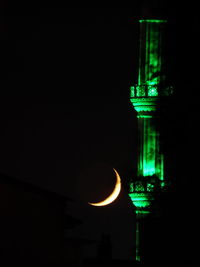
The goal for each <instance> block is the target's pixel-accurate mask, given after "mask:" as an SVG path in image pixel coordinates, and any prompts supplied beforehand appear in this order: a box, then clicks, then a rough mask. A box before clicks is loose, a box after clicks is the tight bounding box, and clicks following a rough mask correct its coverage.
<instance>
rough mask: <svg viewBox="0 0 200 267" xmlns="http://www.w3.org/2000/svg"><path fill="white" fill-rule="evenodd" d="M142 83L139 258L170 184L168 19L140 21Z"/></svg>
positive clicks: (138, 102) (136, 98) (135, 100)
mask: <svg viewBox="0 0 200 267" xmlns="http://www.w3.org/2000/svg"><path fill="white" fill-rule="evenodd" d="M139 23H140V52H139V75H138V84H137V85H135V86H132V87H131V98H130V99H131V103H132V104H133V107H134V109H135V111H136V112H137V118H138V138H139V140H138V158H137V159H138V163H137V177H135V179H134V178H133V179H132V180H131V183H130V191H129V196H130V198H131V200H132V202H133V205H134V206H135V208H136V220H137V223H136V251H135V255H136V260H137V261H140V260H141V257H140V241H141V240H140V220H141V219H142V218H143V217H144V216H147V215H148V214H149V213H151V207H152V205H153V202H154V193H155V192H157V191H163V190H165V189H166V187H167V184H168V182H167V177H165V172H164V154H163V151H162V147H161V135H160V131H159V116H160V107H161V106H162V102H163V100H164V102H166V99H167V98H168V97H169V96H170V95H171V94H172V87H171V86H169V84H168V82H167V81H168V79H167V78H168V77H166V67H167V66H166V62H167V60H166V51H165V49H166V39H165V38H166V34H165V33H166V31H165V29H166V25H167V21H166V20H156V19H151V20H148V19H145V20H140V21H139Z"/></svg>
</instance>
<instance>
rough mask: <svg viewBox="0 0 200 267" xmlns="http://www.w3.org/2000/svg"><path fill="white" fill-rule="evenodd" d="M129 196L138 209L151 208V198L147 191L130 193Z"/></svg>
mask: <svg viewBox="0 0 200 267" xmlns="http://www.w3.org/2000/svg"><path fill="white" fill-rule="evenodd" d="M129 196H130V198H131V201H132V203H133V204H134V206H135V207H136V208H137V209H145V208H149V207H150V205H151V199H150V197H149V195H147V194H145V193H130V194H129Z"/></svg>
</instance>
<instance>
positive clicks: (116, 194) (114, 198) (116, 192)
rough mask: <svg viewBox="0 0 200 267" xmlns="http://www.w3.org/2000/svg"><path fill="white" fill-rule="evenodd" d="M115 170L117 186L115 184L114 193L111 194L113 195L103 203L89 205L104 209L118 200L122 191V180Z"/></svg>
mask: <svg viewBox="0 0 200 267" xmlns="http://www.w3.org/2000/svg"><path fill="white" fill-rule="evenodd" d="M113 170H114V172H115V174H116V184H115V188H114V190H113V192H112V193H111V195H110V196H109V197H107V198H106V199H105V200H103V201H101V202H98V203H88V204H89V205H92V206H95V207H103V206H107V205H109V204H111V203H112V202H114V201H115V200H116V199H117V198H118V196H119V194H120V191H121V178H120V176H119V174H118V172H117V171H116V170H115V169H113Z"/></svg>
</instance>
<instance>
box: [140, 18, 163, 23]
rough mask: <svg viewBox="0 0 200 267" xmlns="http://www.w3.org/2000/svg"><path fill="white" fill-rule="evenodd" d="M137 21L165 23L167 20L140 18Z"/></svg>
mask: <svg viewBox="0 0 200 267" xmlns="http://www.w3.org/2000/svg"><path fill="white" fill-rule="evenodd" d="M139 22H140V23H142V22H148V23H166V22H167V20H163V19H140V20H139Z"/></svg>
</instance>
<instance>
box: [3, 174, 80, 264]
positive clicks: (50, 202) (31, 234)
mask: <svg viewBox="0 0 200 267" xmlns="http://www.w3.org/2000/svg"><path fill="white" fill-rule="evenodd" d="M68 201H69V199H67V198H66V197H64V196H60V195H59V194H57V193H54V192H49V191H47V190H44V189H42V188H39V187H37V186H34V185H30V184H28V183H25V182H22V181H19V180H18V179H15V178H12V177H8V176H5V175H0V236H1V238H0V265H1V266H8V265H9V266H11V264H12V266H14V265H19V266H25V265H26V266H38V265H42V266H44V265H49V264H51V265H53V264H56V265H57V264H61V263H64V262H66V263H67V260H68V259H65V256H67V257H68V253H65V243H66V241H65V237H64V236H65V235H64V231H65V229H66V228H69V227H70V228H71V227H73V226H74V225H75V224H76V222H75V221H76V220H71V219H70V217H68V216H66V215H65V208H66V207H65V206H66V203H67V202H68Z"/></svg>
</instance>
